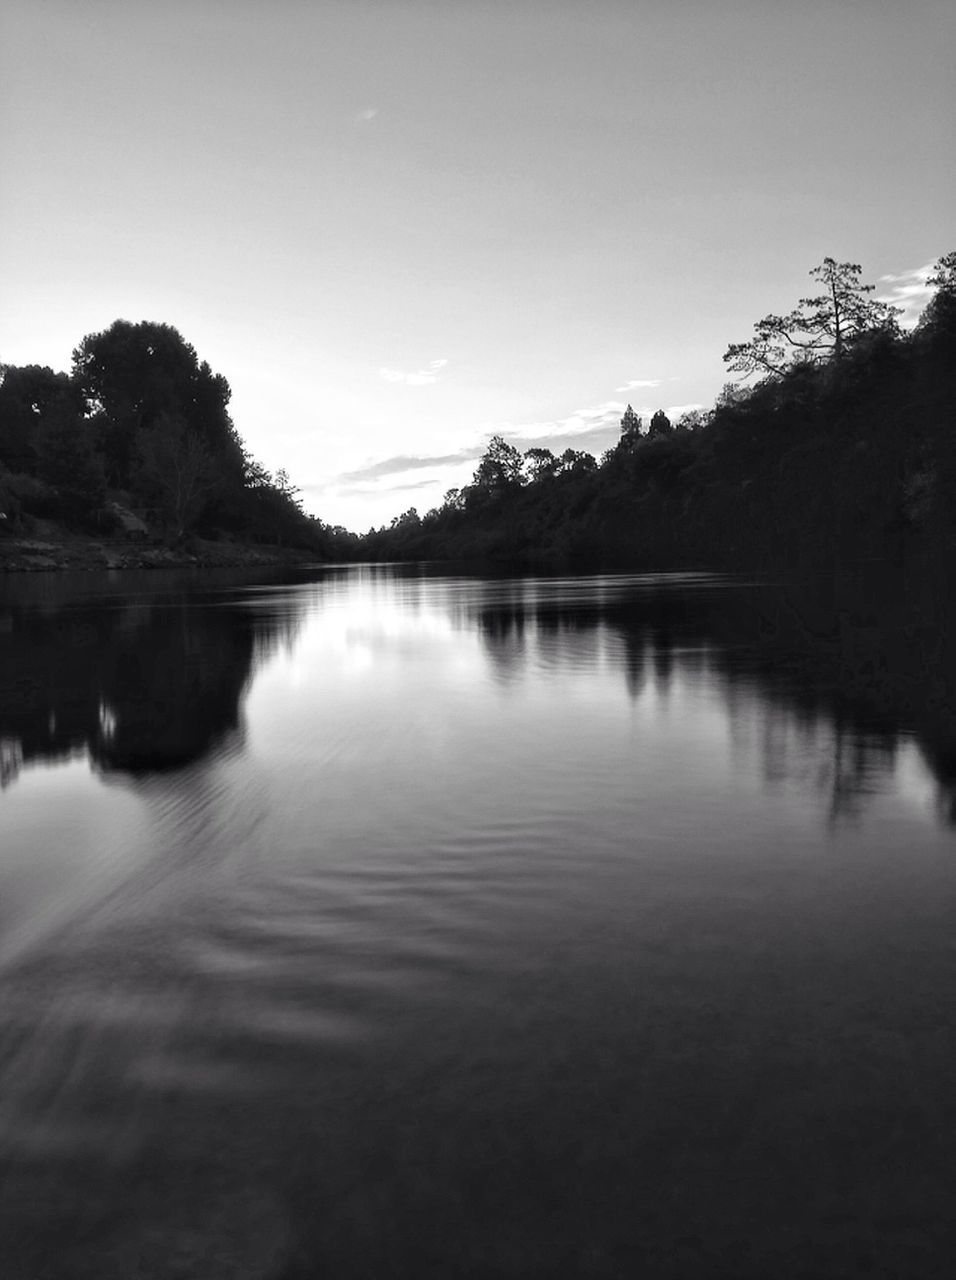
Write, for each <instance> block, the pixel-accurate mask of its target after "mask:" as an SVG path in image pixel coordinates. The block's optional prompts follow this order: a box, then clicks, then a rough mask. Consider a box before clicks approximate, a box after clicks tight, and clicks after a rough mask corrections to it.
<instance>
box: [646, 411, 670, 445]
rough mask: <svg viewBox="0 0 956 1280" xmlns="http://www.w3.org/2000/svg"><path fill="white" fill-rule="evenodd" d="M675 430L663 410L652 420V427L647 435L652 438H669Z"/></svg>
mask: <svg viewBox="0 0 956 1280" xmlns="http://www.w3.org/2000/svg"><path fill="white" fill-rule="evenodd" d="M673 430H674V427H673V424H672V423H671V420H670V418H668V416H667V414H666V413H665V412H664V410H663V409H658V410H657V412H656V413H655V414H654V416H653V418H651V425H650V426H649V427H648V430H647V434H648V435H649V436H650V437H652V438H653V437H654V436H669V435H670V433H671V432H672V431H673Z"/></svg>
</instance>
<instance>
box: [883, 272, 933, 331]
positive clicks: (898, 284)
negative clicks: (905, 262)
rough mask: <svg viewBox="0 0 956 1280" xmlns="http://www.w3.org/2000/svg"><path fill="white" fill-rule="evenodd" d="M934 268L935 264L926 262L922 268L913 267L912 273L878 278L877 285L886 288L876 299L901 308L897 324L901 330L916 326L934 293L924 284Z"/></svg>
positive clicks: (931, 287)
mask: <svg viewBox="0 0 956 1280" xmlns="http://www.w3.org/2000/svg"><path fill="white" fill-rule="evenodd" d="M934 266H935V263H933V262H927V263H926V264H925V265H924V266H922V267H914V268H913V270H912V271H903V272H901V273H900V274H899V275H895V276H894V275H887V276H880V279H879V283H880V284H882V285H886V286H887V288H885V289H884V290H883V292H882V293H878V294H877V295H876V297H877V299H878V301H880V302H888V303H890V305H891V306H894V307H901V308H902V310H903V314H902V315H901V316H900V317H899V322H900V324H901V325H902V326H903V328H909V327H911V326H912V325H914V324H916V321H917V320H918V319H919V318H920V315H921V314H922V312H923V309H924V307H925V306H926V304H927V303H928V302H929V300H930V298H932V296H933V294H934V293H935V292H936V290H935V289H934V288H933V286H932V285H929V284H927V283H926V281H927V279H928V278H929V276H930V275H932V272H933V267H934Z"/></svg>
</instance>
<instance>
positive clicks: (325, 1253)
mask: <svg viewBox="0 0 956 1280" xmlns="http://www.w3.org/2000/svg"><path fill="white" fill-rule="evenodd" d="M886 617H887V612H886V605H885V602H882V601H879V600H874V599H867V598H866V597H865V596H861V595H860V593H859V592H857V594H856V595H855V596H854V597H853V598H852V602H851V603H849V604H848V603H847V602H846V600H845V599H844V598H843V597H842V596H840V595H839V593H838V594H836V595H835V594H834V588H833V587H832V584H819V583H809V584H807V583H797V584H794V583H757V582H743V581H739V580H731V579H723V578H718V577H714V576H708V575H703V574H672V575H598V576H587V577H583V576H581V577H557V576H554V577H501V576H481V575H477V574H470V575H451V574H448V573H442V572H437V571H432V570H429V569H427V568H416V567H413V568H404V569H398V568H391V567H388V566H366V567H355V568H349V567H343V568H331V569H327V570H318V571H315V572H313V573H303V574H301V575H299V576H298V579H297V580H295V581H282V580H272V581H263V580H261V579H260V580H258V581H255V580H251V579H249V578H248V577H245V578H244V577H243V576H242V575H235V574H234V575H221V576H216V575H212V574H196V575H193V576H192V577H190V576H188V575H144V574H140V575H122V574H114V575H102V576H97V575H77V576H73V577H70V576H68V575H56V576H55V577H53V576H51V577H49V578H42V579H41V578H30V579H23V580H13V579H8V580H7V581H6V582H5V583H4V584H3V586H2V587H0V769H2V780H3V783H4V787H3V791H2V794H0V1180H2V1181H0V1239H2V1241H3V1253H4V1275H5V1276H7V1277H11V1278H12V1277H17V1278H19V1277H23V1280H28V1278H29V1280H34V1278H35V1277H39V1276H44V1277H46V1276H50V1277H61V1276H62V1277H71V1278H72V1277H86V1276H89V1277H97V1278H101V1277H103V1278H106V1277H114V1276H115V1277H117V1280H119V1278H120V1277H122V1278H123V1280H126V1278H127V1277H131V1276H137V1275H142V1276H144V1277H150V1278H152V1277H167V1276H169V1277H173V1276H175V1277H192V1276H195V1277H203V1278H204V1280H212V1278H214V1277H245V1276H255V1277H283V1278H285V1280H293V1278H297V1277H302V1278H303V1280H304V1278H305V1277H312V1276H330V1277H351V1276H356V1277H358V1276H362V1277H364V1276H376V1277H377V1276H408V1277H424V1276H434V1277H448V1276H474V1277H483V1276H514V1277H519V1276H521V1277H525V1276H541V1277H545V1276H548V1277H550V1276H555V1275H581V1276H602V1277H603V1276H621V1275H630V1274H644V1275H649V1276H667V1277H670V1276H673V1277H697V1276H705V1277H710V1276H721V1277H731V1276H733V1277H754V1278H756V1277H762V1278H765V1277H767V1276H770V1275H772V1276H774V1277H791V1276H792V1277H797V1276H801V1277H803V1276H806V1277H810V1276H813V1277H826V1276H834V1277H836V1276H856V1275H860V1276H864V1275H865V1276H876V1275H885V1276H919V1277H931V1276H935V1275H940V1276H942V1275H944V1274H949V1269H948V1262H949V1259H950V1258H951V1256H952V1246H953V1244H954V1241H953V1239H952V1232H951V1228H950V1226H949V1219H950V1217H951V1204H952V1197H953V1192H954V1190H956V1187H954V1182H956V1178H954V1168H956V1165H954V1156H956V1149H954V1148H956V1137H954V1135H956V1129H954V1120H956V1105H954V1097H953V1091H952V1086H951V1084H950V1076H951V1069H952V1061H953V1050H954V1044H953V1039H954V1036H953V1031H952V1017H951V1004H952V992H953V990H954V989H956V929H954V925H956V911H954V903H956V899H954V888H956V858H954V854H956V845H954V835H953V829H952V826H951V811H952V772H953V771H952V769H951V768H950V762H951V761H952V760H953V759H954V758H956V752H952V751H951V750H950V745H949V744H950V743H951V742H954V741H956V735H953V734H952V732H951V726H950V720H949V715H950V711H949V708H950V707H951V706H952V701H951V699H950V696H949V695H950V689H951V671H952V664H951V663H950V662H949V660H948V653H947V651H946V649H945V643H944V642H941V641H940V640H939V636H940V635H941V634H942V632H941V631H940V629H939V627H938V626H934V622H933V619H932V618H926V617H917V616H915V615H912V616H911V615H910V614H909V613H907V614H906V615H905V616H903V615H900V617H899V618H898V619H897V622H896V623H894V624H893V625H891V626H890V625H887V623H886ZM941 644H942V645H943V647H942V648H941V647H940V645H941Z"/></svg>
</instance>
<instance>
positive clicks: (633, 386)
mask: <svg viewBox="0 0 956 1280" xmlns="http://www.w3.org/2000/svg"><path fill="white" fill-rule="evenodd" d="M661 382H662V379H661V378H632V379H631V380H630V382H625V383H624V386H623V387H615V388H614V390H615V391H635V390H638V389H639V388H641V387H659V386H660V385H661Z"/></svg>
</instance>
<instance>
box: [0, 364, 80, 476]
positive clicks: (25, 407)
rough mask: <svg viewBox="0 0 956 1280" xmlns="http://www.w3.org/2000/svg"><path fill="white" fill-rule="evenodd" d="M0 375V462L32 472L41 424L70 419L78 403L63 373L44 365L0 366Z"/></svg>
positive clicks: (77, 410)
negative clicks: (53, 420)
mask: <svg viewBox="0 0 956 1280" xmlns="http://www.w3.org/2000/svg"><path fill="white" fill-rule="evenodd" d="M0 375H2V380H0V461H2V462H4V463H6V465H7V466H8V467H9V468H10V470H11V471H23V472H26V473H28V474H33V473H34V472H35V471H36V465H37V445H38V439H39V432H40V428H41V426H42V424H44V423H47V422H49V421H50V420H51V419H52V418H54V417H55V418H56V420H57V422H58V423H65V422H66V421H67V420H69V421H71V422H74V421H75V420H76V419H77V418H78V416H79V403H78V401H77V399H76V397H75V395H74V394H73V390H72V388H71V386H70V379H69V378H68V377H67V375H66V374H65V373H54V372H53V370H52V369H50V368H49V367H47V366H46V365H36V364H31V365H23V366H20V367H17V366H16V365H3V366H0Z"/></svg>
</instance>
